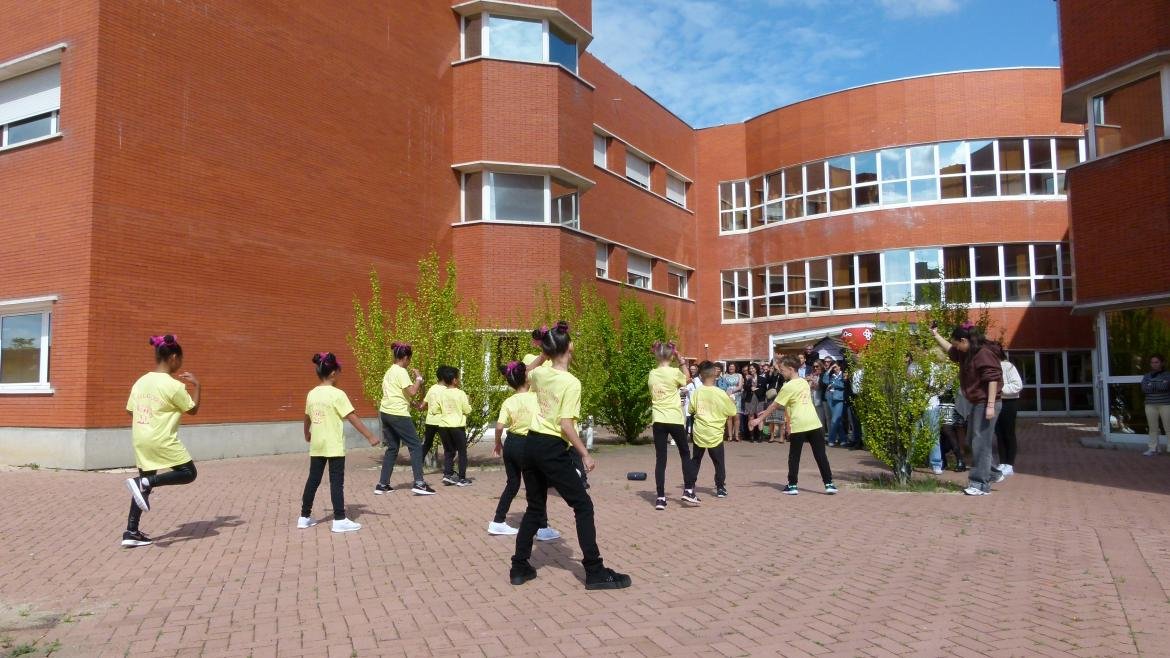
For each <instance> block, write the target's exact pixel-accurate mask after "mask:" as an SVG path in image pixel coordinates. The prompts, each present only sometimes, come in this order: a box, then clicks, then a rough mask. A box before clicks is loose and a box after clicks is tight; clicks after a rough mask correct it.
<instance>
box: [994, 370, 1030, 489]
mask: <svg viewBox="0 0 1170 658" xmlns="http://www.w3.org/2000/svg"><path fill="white" fill-rule="evenodd" d="M999 367H1000V368H1002V369H1003V395H1002V397H1001V399H1002V400H1003V407H1002V409H1001V410H1000V412H999V418H997V419H996V420H995V441H996V444H997V446H998V448H999V471H1000V472H1001V473H1003V474H1004V477H1007V476H1008V475H1011V474H1013V473H1015V472H1016V471H1015V463H1016V413H1017V412H1018V411H1019V408H1020V391H1022V390H1023V389H1024V380H1023V379H1022V378H1021V377H1020V371H1019V370H1016V367H1015V366H1014V365H1012V362H1011V361H1008V360H1007V359H1004V360H1003V361H1000V362H999Z"/></svg>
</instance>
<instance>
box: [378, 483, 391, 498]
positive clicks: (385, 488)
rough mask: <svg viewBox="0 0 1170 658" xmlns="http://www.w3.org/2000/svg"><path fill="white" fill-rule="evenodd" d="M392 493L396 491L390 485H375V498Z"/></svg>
mask: <svg viewBox="0 0 1170 658" xmlns="http://www.w3.org/2000/svg"><path fill="white" fill-rule="evenodd" d="M391 491H394V487H392V486H390V485H388V484H375V485H374V495H375V496H381V495H382V494H388V493H390V492H391Z"/></svg>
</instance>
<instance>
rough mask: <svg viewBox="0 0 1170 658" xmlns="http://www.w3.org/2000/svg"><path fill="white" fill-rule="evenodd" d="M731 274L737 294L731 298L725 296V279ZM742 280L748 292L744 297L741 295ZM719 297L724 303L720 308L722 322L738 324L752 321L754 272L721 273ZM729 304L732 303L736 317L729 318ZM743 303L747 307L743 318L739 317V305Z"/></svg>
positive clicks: (732, 271)
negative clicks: (738, 322) (737, 322)
mask: <svg viewBox="0 0 1170 658" xmlns="http://www.w3.org/2000/svg"><path fill="white" fill-rule="evenodd" d="M729 274H730V275H731V287H732V289H733V291H734V292H735V294H733V295H732V296H731V297H730V298H728V297H724V296H723V279H724V277H726V276H727V275H729ZM741 278H742V279H743V289H744V290H745V291H746V293H745V294H743V295H740V294H739V289H740V280H741ZM719 296H720V298H721V302H722V303H721V307H720V318H721V320H720V321H721V322H724V323H726V322H736V321H743V320H748V319H750V318H751V317H752V271H751V270H750V269H736V270H724V271H722V272H720V273H719ZM728 302H730V303H731V305H732V308H734V309H735V313H734V315H735V316H736V317H732V318H728V317H727V304H728ZM741 303H742V304H745V305H746V306H747V311H746V312H745V313H744V314H743V317H739V305H740V304H741Z"/></svg>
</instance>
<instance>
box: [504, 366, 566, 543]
mask: <svg viewBox="0 0 1170 658" xmlns="http://www.w3.org/2000/svg"><path fill="white" fill-rule="evenodd" d="M524 360H525V361H527V362H528V363H531V362H533V361H535V360H536V357H535V356H533V355H531V354H529V355H528V356H525V357H524ZM500 374H501V375H503V376H504V381H506V382H508V386H511V387H512V390H513V391H515V393H513V394H512V397H510V398H508V399H507V400H504V403H503V404H502V405H500V416H499V418H498V419H497V420H496V448H495V450H494V451H493V454H494V455H495V456H496V457H501V456H502V457H503V458H504V472H505V473H506V474H507V475H508V482H507V484H505V485H504V492H503V493H502V494H500V502H499V504H498V505H496V516H495V518H494V519H493V520H492V522H491V523H489V524H488V534H489V535H514V534H516V533H517V532H519V531H518V530H517V529H516V528H513V527H512V526H510V525H508V523H507V522H506V520H505V519H506V518H507V515H508V508H509V507H511V506H512V500H513V499H514V498H515V497H516V493H517V492H519V491H520V455H521V454H522V453H523V452H524V441H525V439H526V438H527V436H528V428H529V426H530V425H531V424H532V419H533V418H534V417H535V416H536V415H537V414H539V413H540V402H539V401H538V400H537V398H536V393H533V392H532V391H530V390H528V368H527V366H526V365H525V363H522V362H519V361H509V362H508V365H503V366H500ZM505 429H507V431H508V438H507V440H506V441H505V440H504V430H505ZM560 536H561V533H560V532H559V531H557V530H554V529H552V528H550V527H548V514H547V512H546V513H545V517H544V521H543V522H542V523H541V524H540V528H539V529H538V530H537V531H536V539H537V541H550V540H553V539H558V538H560Z"/></svg>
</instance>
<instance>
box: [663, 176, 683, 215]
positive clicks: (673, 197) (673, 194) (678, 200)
mask: <svg viewBox="0 0 1170 658" xmlns="http://www.w3.org/2000/svg"><path fill="white" fill-rule="evenodd" d="M671 183H675V184H676V187H677V188H679V189H680V190H681V191H675V190H673V189H671ZM666 200H667V201H670V202H671V203H673V204H675V205H677V206H680V207H682V208H686V207H687V182H686V181H684V180H683V179H681V178H679V177H678V176H675V175H674V174H671V173H667V174H666Z"/></svg>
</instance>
